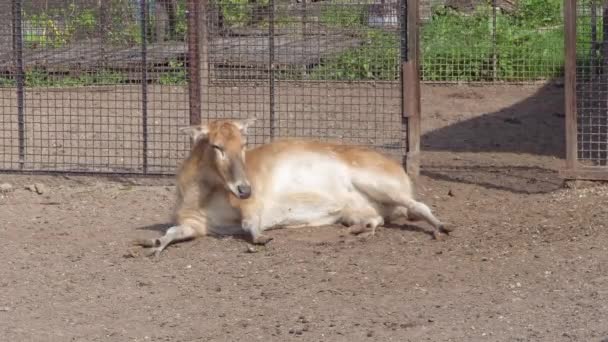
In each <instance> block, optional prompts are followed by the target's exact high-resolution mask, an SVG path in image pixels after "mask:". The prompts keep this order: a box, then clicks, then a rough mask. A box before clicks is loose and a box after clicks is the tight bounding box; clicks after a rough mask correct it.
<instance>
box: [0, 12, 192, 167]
mask: <svg viewBox="0 0 608 342" xmlns="http://www.w3.org/2000/svg"><path fill="white" fill-rule="evenodd" d="M11 2H12V3H11ZM11 2H9V3H8V5H7V4H5V5H2V6H7V7H9V8H10V7H11V6H12V8H11V10H9V11H8V12H5V11H3V13H10V15H3V16H2V17H1V18H0V20H2V22H1V23H0V26H1V27H3V28H4V31H3V32H1V34H2V37H3V39H1V40H0V44H2V47H1V49H0V55H1V57H0V60H1V61H2V62H1V63H0V68H1V69H0V75H1V76H0V87H2V89H1V91H2V98H3V100H4V101H3V104H2V115H1V117H2V122H3V127H2V133H1V134H3V150H2V154H1V157H0V158H2V159H1V160H0V168H2V169H5V170H19V169H22V170H45V171H74V172H123V173H163V172H167V171H169V172H170V171H171V170H172V169H174V167H175V160H176V158H177V157H178V155H179V154H180V152H182V151H183V150H185V149H186V148H187V143H188V142H187V140H186V139H185V138H183V137H181V136H180V135H179V134H178V133H177V128H178V127H180V126H183V125H186V124H188V121H187V117H188V97H187V88H186V85H187V80H186V73H185V69H184V67H183V65H184V52H185V44H186V43H185V31H184V29H185V27H184V26H183V25H175V23H174V22H172V21H170V20H166V22H164V21H162V20H164V19H161V18H162V16H160V15H158V13H159V12H160V10H162V8H160V7H161V6H159V4H160V3H161V1H158V2H157V3H156V4H154V3H152V2H145V1H132V0H110V1H90V0H89V1H87V0H73V1H68V0H55V1H52V0H48V1H35V0H31V1H28V0H23V1H20V0H14V1H11ZM167 3H168V2H167ZM184 11H185V10H184V8H183V6H182V7H180V8H175V9H170V8H168V9H165V12H172V13H174V14H177V15H179V16H181V17H182V18H185V16H184V13H185V12H184ZM182 21H183V20H182ZM159 27H162V28H163V29H159ZM6 28H9V29H8V30H7V29H6ZM11 28H12V30H11V31H9V30H10V29H11ZM169 28H170V30H169ZM165 31H166V33H165ZM161 33H162V34H161Z"/></svg>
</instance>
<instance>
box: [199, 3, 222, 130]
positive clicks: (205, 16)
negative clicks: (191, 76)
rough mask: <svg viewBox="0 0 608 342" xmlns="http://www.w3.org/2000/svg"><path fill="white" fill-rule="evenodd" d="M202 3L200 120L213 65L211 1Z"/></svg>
mask: <svg viewBox="0 0 608 342" xmlns="http://www.w3.org/2000/svg"><path fill="white" fill-rule="evenodd" d="M199 1H200V4H199V7H198V8H197V9H198V14H197V20H198V30H199V33H198V43H197V44H198V52H199V55H198V59H199V62H198V68H199V77H200V80H199V84H200V88H199V95H198V101H199V109H200V111H199V114H198V122H199V123H200V121H201V116H202V112H203V107H202V101H203V99H204V98H205V92H208V91H209V82H210V81H209V76H210V73H211V70H210V69H211V65H210V63H209V44H210V41H211V39H210V35H209V9H210V6H209V1H208V0H199ZM217 10H218V11H221V10H222V9H221V7H220V6H219V5H218V6H217Z"/></svg>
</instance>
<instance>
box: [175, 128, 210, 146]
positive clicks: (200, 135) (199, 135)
mask: <svg viewBox="0 0 608 342" xmlns="http://www.w3.org/2000/svg"><path fill="white" fill-rule="evenodd" d="M179 131H180V132H182V133H186V134H188V135H189V136H190V138H192V140H193V141H194V142H196V141H199V140H201V139H204V138H206V137H207V135H208V134H209V127H208V126H207V125H197V126H188V127H183V128H180V129H179Z"/></svg>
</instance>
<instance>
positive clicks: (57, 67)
mask: <svg viewBox="0 0 608 342" xmlns="http://www.w3.org/2000/svg"><path fill="white" fill-rule="evenodd" d="M406 1H407V0H377V1H375V0H331V1H325V0H319V1H310V0H301V1H297V0H295V1H294V0H285V1H283V0H256V1H241V0H216V1H212V0H209V1H207V0H109V1H93V0H54V1H53V0H48V1H39V0H12V1H11V3H10V4H5V5H0V7H2V6H5V7H9V6H10V8H7V9H5V8H0V10H5V11H3V13H5V14H4V15H2V14H0V24H2V25H0V26H2V27H5V28H8V29H0V45H2V46H3V48H2V49H0V57H2V58H0V61H1V62H0V111H1V112H0V127H1V131H0V140H1V141H2V152H1V153H0V169H1V170H2V171H35V172H71V173H120V174H173V173H174V172H175V168H176V166H177V165H178V163H179V162H180V160H181V158H183V157H184V156H185V154H186V153H187V151H188V149H189V141H188V140H187V137H186V136H183V135H181V134H180V133H179V132H178V129H179V128H180V127H183V126H185V125H188V124H196V123H199V122H201V121H202V122H205V121H208V120H212V119H218V118H245V117H252V116H256V117H257V118H258V120H257V122H256V123H255V125H254V127H253V129H252V133H251V134H252V137H251V140H250V141H251V143H252V145H253V146H255V145H257V144H261V143H265V142H269V141H271V140H273V139H275V138H282V137H307V138H315V139H322V140H335V141H338V142H344V143H352V144H358V145H366V146H372V147H374V148H376V149H379V150H382V151H384V152H386V153H388V154H390V155H392V156H394V157H395V158H403V157H405V156H406V155H407V159H408V166H409V168H410V169H411V171H413V172H414V173H417V165H418V164H417V151H418V149H419V135H420V134H419V113H420V104H419V97H420V93H419V80H418V65H417V51H418V49H417V35H418V33H417V1H411V4H409V8H410V11H409V12H408V11H407V8H408V4H407V3H406ZM408 13H409V14H408ZM408 22H409V23H410V25H407V23H408ZM408 31H409V32H408Z"/></svg>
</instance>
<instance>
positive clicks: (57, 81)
mask: <svg viewBox="0 0 608 342" xmlns="http://www.w3.org/2000/svg"><path fill="white" fill-rule="evenodd" d="M125 80H126V76H125V75H123V74H121V73H118V72H112V71H105V70H102V71H98V72H95V73H86V74H82V75H80V76H70V75H49V74H48V73H47V72H45V71H43V70H37V69H34V70H32V71H28V72H26V74H25V86H26V87H75V86H92V85H115V84H120V83H123V82H125Z"/></svg>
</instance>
